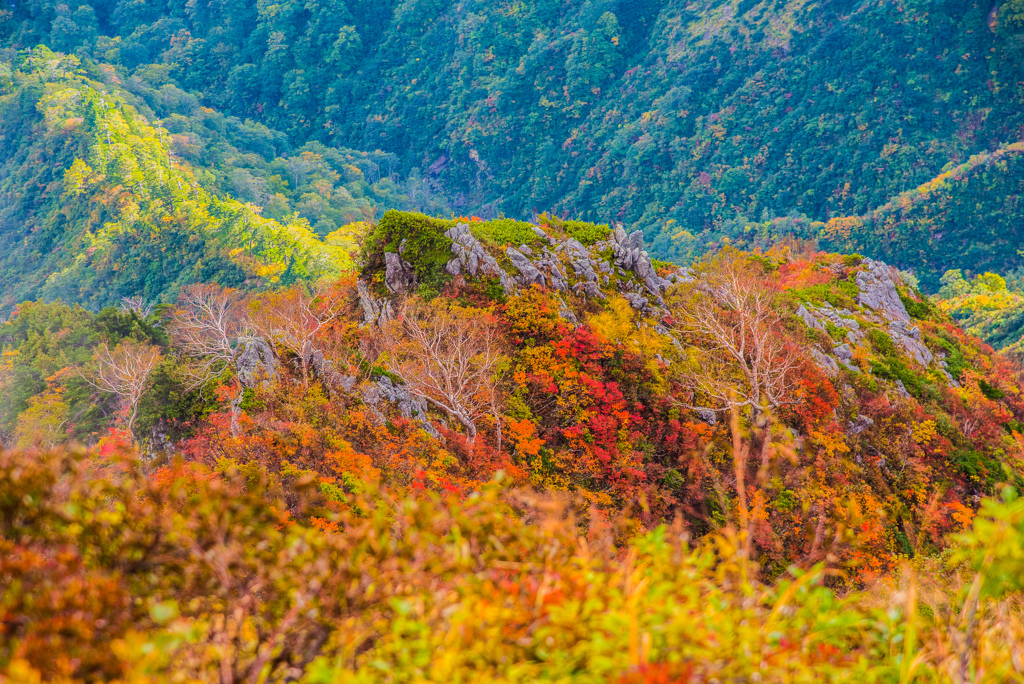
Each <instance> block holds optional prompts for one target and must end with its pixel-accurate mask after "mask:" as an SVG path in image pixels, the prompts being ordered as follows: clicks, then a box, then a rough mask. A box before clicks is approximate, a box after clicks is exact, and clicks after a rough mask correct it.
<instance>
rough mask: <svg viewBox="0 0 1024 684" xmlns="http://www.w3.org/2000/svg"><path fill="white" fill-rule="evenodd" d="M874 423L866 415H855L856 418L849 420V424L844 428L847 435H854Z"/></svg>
mask: <svg viewBox="0 0 1024 684" xmlns="http://www.w3.org/2000/svg"><path fill="white" fill-rule="evenodd" d="M874 424H875V421H873V420H871V419H870V418H868V417H867V416H857V420H854V421H851V422H850V425H849V426H848V427H847V428H846V433H847V434H848V435H854V436H856V435H859V434H860V433H862V432H864V431H865V430H867V429H868V428H869V427H871V426H872V425H874Z"/></svg>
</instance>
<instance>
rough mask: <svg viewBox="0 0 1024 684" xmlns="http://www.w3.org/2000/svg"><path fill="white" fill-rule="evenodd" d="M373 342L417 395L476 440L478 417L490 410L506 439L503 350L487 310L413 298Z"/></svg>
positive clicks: (382, 358)
mask: <svg viewBox="0 0 1024 684" xmlns="http://www.w3.org/2000/svg"><path fill="white" fill-rule="evenodd" d="M373 343H376V345H377V348H378V349H379V351H380V356H379V359H378V362H379V363H381V364H383V366H384V367H385V368H387V369H388V370H389V371H390V372H392V373H394V374H395V375H397V376H398V377H399V378H401V380H402V381H403V382H404V383H405V385H406V386H407V387H408V388H409V391H410V392H411V393H412V394H413V395H415V396H417V397H420V398H422V399H424V400H426V401H427V402H429V403H431V404H433V405H434V406H435V407H437V408H438V409H440V410H442V411H444V412H445V413H446V414H447V415H448V416H449V417H451V418H453V419H455V420H457V421H459V422H460V423H461V424H462V425H463V426H464V427H465V428H466V433H467V435H468V437H469V441H470V442H475V441H476V436H477V427H476V426H477V422H478V421H479V420H480V419H481V418H483V417H484V416H485V415H487V414H489V413H491V414H493V415H494V417H495V422H496V423H497V430H498V435H499V437H498V438H499V440H500V429H501V428H500V422H498V381H499V379H500V378H499V377H497V376H498V375H499V369H500V366H501V361H502V359H503V356H502V353H501V351H502V350H501V345H500V338H499V335H498V332H497V331H496V330H495V328H494V326H493V324H492V323H491V322H490V321H489V320H487V317H486V316H484V315H481V314H480V312H469V311H465V310H460V309H458V308H457V307H454V306H452V305H450V304H445V303H429V304H428V303H424V302H420V301H416V300H413V301H410V302H408V303H406V304H405V305H404V306H403V307H402V309H401V311H400V314H399V317H398V320H394V321H391V322H390V323H387V324H386V325H384V326H382V327H381V330H380V337H379V338H377V339H374V340H371V342H370V344H373Z"/></svg>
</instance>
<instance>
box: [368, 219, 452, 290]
mask: <svg viewBox="0 0 1024 684" xmlns="http://www.w3.org/2000/svg"><path fill="white" fill-rule="evenodd" d="M454 225H455V222H454V221H448V220H445V219H437V218H431V217H429V216H425V215H423V214H415V213H411V212H405V211H394V210H392V211H389V212H386V213H385V214H384V217H383V218H381V220H380V223H378V224H377V227H376V228H374V229H373V231H372V232H371V233H370V234H369V235H368V236H367V238H366V247H365V250H364V254H365V255H366V257H365V258H366V263H365V264H364V266H363V273H364V274H366V275H369V276H374V275H376V274H378V273H383V272H384V268H385V260H384V255H385V254H386V253H388V252H396V253H397V252H398V248H399V246H400V245H401V244H402V241H403V240H404V241H405V246H404V249H403V250H402V258H403V259H404V260H406V261H407V262H409V263H410V264H412V266H413V269H415V271H416V277H417V278H418V279H419V282H420V285H421V286H427V287H429V288H431V289H433V290H437V291H439V290H440V289H441V287H442V286H443V285H444V284H445V283H446V282H448V280H450V279H451V276H450V275H448V272H447V271H445V270H444V267H445V264H447V263H448V261H449V259H451V258H452V253H451V247H452V240H451V238H449V237H448V236H447V235H445V232H446V231H447V230H448V229H450V228H451V227H452V226H454Z"/></svg>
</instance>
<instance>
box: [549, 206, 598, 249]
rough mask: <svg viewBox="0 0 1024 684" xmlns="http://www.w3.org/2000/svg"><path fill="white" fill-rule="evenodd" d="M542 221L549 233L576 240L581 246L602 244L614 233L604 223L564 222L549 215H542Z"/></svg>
mask: <svg viewBox="0 0 1024 684" xmlns="http://www.w3.org/2000/svg"><path fill="white" fill-rule="evenodd" d="M540 221H541V225H543V226H545V227H546V228H547V229H548V230H549V232H553V233H555V234H556V235H561V236H564V237H571V238H574V239H576V240H577V241H579V242H580V244H583V245H585V246H587V247H589V246H590V245H593V244H595V243H597V242H600V241H601V240H607V239H608V237H609V236H610V235H611V233H612V229H611V228H610V227H609V226H608V225H606V224H603V223H600V224H599V223H587V222H586V221H564V220H562V219H560V218H557V217H555V216H550V215H548V214H541V216H540Z"/></svg>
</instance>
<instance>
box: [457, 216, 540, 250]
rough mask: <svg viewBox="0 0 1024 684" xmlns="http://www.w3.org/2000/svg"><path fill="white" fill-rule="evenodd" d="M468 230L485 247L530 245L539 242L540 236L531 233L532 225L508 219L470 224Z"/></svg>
mask: <svg viewBox="0 0 1024 684" xmlns="http://www.w3.org/2000/svg"><path fill="white" fill-rule="evenodd" d="M469 228H470V230H471V231H472V232H473V235H475V236H476V237H477V239H478V240H480V242H482V243H484V244H486V245H495V246H501V247H504V246H506V245H512V246H519V245H532V244H534V243H537V242H540V240H541V238H540V236H538V235H537V234H536V233H535V232H533V225H532V224H529V223H526V222H525V221H516V220H515V219H510V218H501V219H494V220H492V221H483V222H481V223H471V224H470V226H469Z"/></svg>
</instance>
